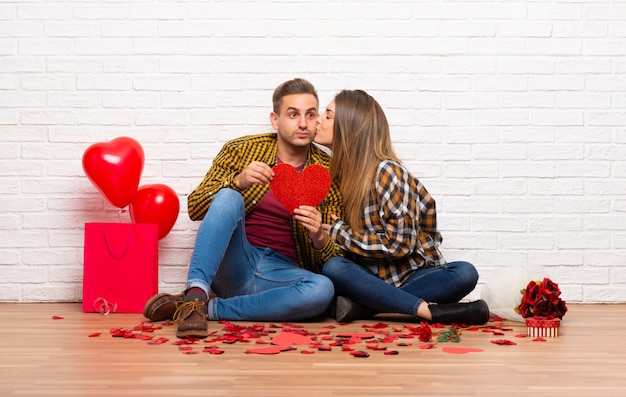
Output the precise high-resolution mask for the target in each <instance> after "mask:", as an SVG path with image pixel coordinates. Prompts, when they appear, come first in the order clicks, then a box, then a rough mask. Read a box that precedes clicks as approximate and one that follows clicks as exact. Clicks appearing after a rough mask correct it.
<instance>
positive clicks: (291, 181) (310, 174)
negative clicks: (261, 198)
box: [270, 164, 330, 215]
mask: <svg viewBox="0 0 626 397" xmlns="http://www.w3.org/2000/svg"><path fill="white" fill-rule="evenodd" d="M273 170H274V178H273V179H272V181H271V182H270V189H272V193H274V196H276V199H278V202H279V203H281V204H282V205H283V207H285V208H286V209H287V211H289V212H290V213H291V214H292V215H293V210H294V209H296V208H298V207H299V206H301V205H310V206H311V207H315V206H317V205H318V204H319V203H321V202H322V200H323V199H324V197H326V193H328V189H330V173H329V172H328V170H327V169H326V168H324V167H323V166H321V165H319V164H312V165H309V166H308V167H305V168H304V170H303V171H302V172H301V173H298V171H297V170H296V169H295V168H294V167H293V166H291V165H289V164H278V165H276V166H274V168H273Z"/></svg>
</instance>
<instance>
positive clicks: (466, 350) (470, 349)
mask: <svg viewBox="0 0 626 397" xmlns="http://www.w3.org/2000/svg"><path fill="white" fill-rule="evenodd" d="M441 351H442V352H444V353H450V354H467V353H480V352H482V351H483V349H478V348H475V347H444V348H443V349H441Z"/></svg>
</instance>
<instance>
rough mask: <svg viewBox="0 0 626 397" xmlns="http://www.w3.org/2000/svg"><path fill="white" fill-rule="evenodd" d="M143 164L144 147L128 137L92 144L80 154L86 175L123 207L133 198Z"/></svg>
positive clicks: (108, 198) (114, 203)
mask: <svg viewBox="0 0 626 397" xmlns="http://www.w3.org/2000/svg"><path fill="white" fill-rule="evenodd" d="M143 164H144V153H143V148H142V147H141V145H140V144H139V142H137V141H135V140H134V139H132V138H128V137H119V138H115V139H113V140H112V141H110V142H99V143H95V144H93V145H91V146H89V147H88V148H87V150H85V153H84V154H83V170H84V171H85V174H87V177H88V178H89V180H90V181H91V182H92V183H93V184H94V185H95V186H96V187H97V188H98V190H100V192H101V193H102V194H103V195H104V197H105V198H106V199H107V200H108V201H109V202H110V203H111V204H113V205H114V206H116V207H118V208H124V207H126V206H127V205H128V204H130V202H131V201H132V200H133V198H134V197H135V193H136V192H137V187H138V186H139V179H140V178H141V172H142V171H143Z"/></svg>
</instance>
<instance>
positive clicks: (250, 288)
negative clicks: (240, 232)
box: [208, 248, 334, 321]
mask: <svg viewBox="0 0 626 397" xmlns="http://www.w3.org/2000/svg"><path fill="white" fill-rule="evenodd" d="M255 250H256V255H254V257H255V260H254V261H251V262H249V263H250V266H251V268H250V269H249V273H250V274H253V275H254V276H253V277H252V278H247V279H246V281H245V282H242V281H241V279H240V278H239V276H240V275H239V272H238V271H237V269H236V268H237V267H238V266H235V264H234V263H233V260H234V259H235V258H231V257H230V256H229V255H228V254H227V256H226V257H225V258H224V261H223V263H222V264H221V266H220V269H219V271H218V272H217V275H216V277H215V279H214V281H213V290H214V291H215V292H216V293H217V295H218V296H220V297H221V298H218V299H213V300H211V301H210V302H209V308H208V317H209V319H210V320H242V321H299V320H304V319H308V318H311V317H314V316H317V315H318V314H320V313H322V312H324V310H326V308H327V307H328V306H329V305H330V302H331V301H332V299H333V296H334V288H333V284H332V282H331V281H330V280H329V279H328V278H327V277H324V276H322V275H319V274H315V273H312V272H310V271H307V270H304V269H301V268H299V267H298V266H296V265H295V264H294V263H293V262H292V261H291V260H289V259H287V258H286V257H284V256H283V255H281V254H279V253H277V252H276V251H274V250H273V249H271V248H255Z"/></svg>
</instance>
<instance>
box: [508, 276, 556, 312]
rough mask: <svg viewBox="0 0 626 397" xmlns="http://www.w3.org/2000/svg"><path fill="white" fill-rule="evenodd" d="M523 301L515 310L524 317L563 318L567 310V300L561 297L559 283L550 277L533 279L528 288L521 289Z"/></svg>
mask: <svg viewBox="0 0 626 397" xmlns="http://www.w3.org/2000/svg"><path fill="white" fill-rule="evenodd" d="M520 292H521V294H522V301H521V303H520V304H519V305H518V306H517V307H516V308H515V312H517V313H519V314H520V315H521V316H522V317H524V318H529V317H546V318H559V319H562V318H563V316H564V315H565V313H566V312H567V305H566V304H565V301H564V300H562V299H561V298H560V295H561V290H560V289H559V285H558V284H556V283H554V282H552V280H550V279H549V278H544V279H543V281H534V280H533V281H531V282H529V283H528V285H527V286H526V288H524V289H523V290H521V291H520Z"/></svg>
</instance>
